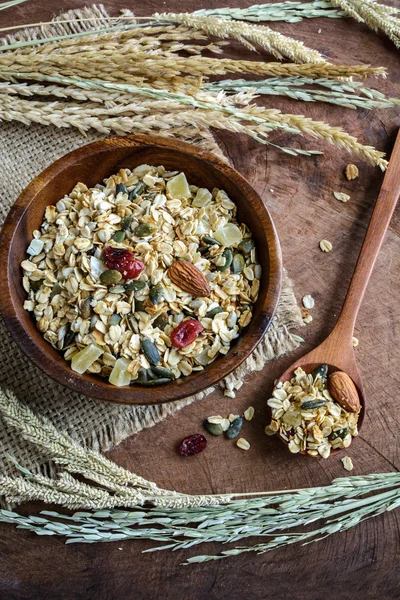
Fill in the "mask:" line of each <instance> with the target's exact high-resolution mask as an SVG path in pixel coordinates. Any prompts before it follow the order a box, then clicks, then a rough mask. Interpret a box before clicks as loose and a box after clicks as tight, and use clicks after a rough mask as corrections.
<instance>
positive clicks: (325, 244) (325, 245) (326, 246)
mask: <svg viewBox="0 0 400 600" xmlns="http://www.w3.org/2000/svg"><path fill="white" fill-rule="evenodd" d="M319 247H320V248H321V250H322V252H330V251H331V250H332V248H333V246H332V244H331V242H329V241H328V240H321V241H320V243H319Z"/></svg>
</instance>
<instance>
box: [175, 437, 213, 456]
mask: <svg viewBox="0 0 400 600" xmlns="http://www.w3.org/2000/svg"><path fill="white" fill-rule="evenodd" d="M206 446H207V440H206V438H205V437H204V435H201V433H195V434H194V435H189V436H188V437H187V438H185V439H184V440H183V441H182V442H181V443H180V445H179V454H182V456H193V455H194V454H198V453H199V452H203V450H204V449H205V447H206Z"/></svg>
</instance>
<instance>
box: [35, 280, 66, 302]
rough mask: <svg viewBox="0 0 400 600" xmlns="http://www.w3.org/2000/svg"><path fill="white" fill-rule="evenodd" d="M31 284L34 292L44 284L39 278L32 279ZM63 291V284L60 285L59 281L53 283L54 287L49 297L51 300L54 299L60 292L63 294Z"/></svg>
mask: <svg viewBox="0 0 400 600" xmlns="http://www.w3.org/2000/svg"><path fill="white" fill-rule="evenodd" d="M30 284H31V289H32V290H33V291H34V292H37V291H38V289H39V288H40V286H41V285H42V280H39V281H31V282H30ZM61 292H62V287H61V285H60V284H59V283H56V284H54V285H53V288H52V290H51V292H50V296H49V299H50V300H53V298H54V296H57V295H58V294H61Z"/></svg>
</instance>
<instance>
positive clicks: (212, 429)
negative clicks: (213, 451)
mask: <svg viewBox="0 0 400 600" xmlns="http://www.w3.org/2000/svg"><path fill="white" fill-rule="evenodd" d="M203 425H204V429H206V430H207V431H208V433H211V435H222V434H223V432H224V430H223V429H222V425H221V424H220V423H210V421H208V420H207V419H206V420H205V421H204V423H203Z"/></svg>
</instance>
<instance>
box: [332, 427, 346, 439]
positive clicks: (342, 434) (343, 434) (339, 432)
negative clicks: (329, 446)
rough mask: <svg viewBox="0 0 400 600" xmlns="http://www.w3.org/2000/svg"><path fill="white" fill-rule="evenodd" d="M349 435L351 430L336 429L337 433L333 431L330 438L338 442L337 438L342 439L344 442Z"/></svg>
mask: <svg viewBox="0 0 400 600" xmlns="http://www.w3.org/2000/svg"><path fill="white" fill-rule="evenodd" d="M348 433H349V428H348V427H343V429H336V430H335V431H332V433H331V434H330V435H329V436H328V437H329V439H330V440H336V439H337V438H341V439H342V440H343V439H344V438H345V437H346V435H347V434H348Z"/></svg>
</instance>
